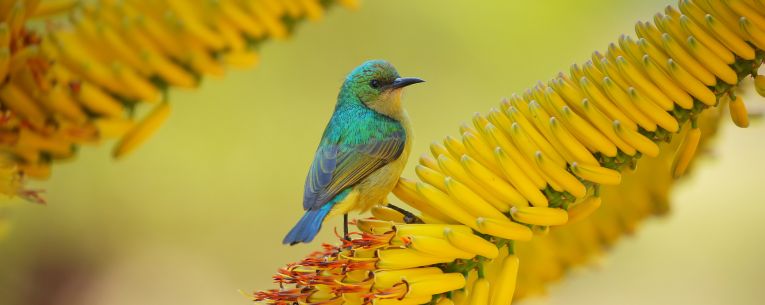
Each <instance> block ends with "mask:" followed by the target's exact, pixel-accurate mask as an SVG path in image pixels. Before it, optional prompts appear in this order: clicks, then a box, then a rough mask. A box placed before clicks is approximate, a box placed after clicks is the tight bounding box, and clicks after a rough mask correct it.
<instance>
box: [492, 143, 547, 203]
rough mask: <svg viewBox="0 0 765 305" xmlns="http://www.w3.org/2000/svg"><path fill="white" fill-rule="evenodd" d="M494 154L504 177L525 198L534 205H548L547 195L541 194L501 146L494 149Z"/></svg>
mask: <svg viewBox="0 0 765 305" xmlns="http://www.w3.org/2000/svg"><path fill="white" fill-rule="evenodd" d="M494 155H495V156H496V157H497V161H498V162H499V164H500V166H501V168H502V172H503V173H504V175H505V177H506V178H507V179H508V180H510V182H511V183H512V184H513V186H515V187H516V188H517V189H518V191H519V192H520V193H521V194H523V197H524V198H526V200H528V201H529V202H530V203H531V204H533V205H534V206H547V205H548V201H547V197H545V196H544V194H542V192H541V191H540V190H539V188H537V187H536V186H535V185H534V182H533V181H532V180H531V178H530V177H529V176H527V175H526V173H524V172H523V170H522V169H521V167H520V166H519V165H518V164H516V163H515V161H514V160H513V159H512V158H510V157H509V156H508V155H507V153H505V151H504V150H503V149H502V148H501V147H497V148H496V149H495V150H494Z"/></svg>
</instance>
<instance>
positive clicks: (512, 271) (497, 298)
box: [486, 254, 519, 305]
mask: <svg viewBox="0 0 765 305" xmlns="http://www.w3.org/2000/svg"><path fill="white" fill-rule="evenodd" d="M518 265H519V260H518V256H515V255H512V254H511V255H508V256H507V257H505V258H504V259H502V266H501V267H500V269H499V273H498V274H497V277H496V279H494V280H493V281H492V282H493V285H492V287H491V301H490V302H488V303H486V304H490V305H507V304H510V302H512V300H513V294H514V293H515V285H516V278H517V276H518Z"/></svg>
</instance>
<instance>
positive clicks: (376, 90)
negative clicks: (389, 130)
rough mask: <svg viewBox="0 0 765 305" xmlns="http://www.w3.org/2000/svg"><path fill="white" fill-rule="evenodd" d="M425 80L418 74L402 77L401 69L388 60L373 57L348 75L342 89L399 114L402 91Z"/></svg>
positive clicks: (378, 108)
mask: <svg viewBox="0 0 765 305" xmlns="http://www.w3.org/2000/svg"><path fill="white" fill-rule="evenodd" d="M421 82H424V81H423V80H422V79H419V78H416V77H400V76H399V75H398V71H396V68H394V67H393V65H391V64H390V63H389V62H387V61H384V60H370V61H367V62H365V63H363V64H361V65H360V66H358V67H356V68H355V69H353V71H351V73H350V74H348V77H347V78H346V79H345V83H344V84H343V88H342V91H341V93H340V94H341V97H342V96H343V95H351V96H353V97H356V98H357V99H358V100H359V101H361V102H362V103H364V105H366V106H367V107H369V108H371V109H373V110H375V111H377V112H379V113H382V114H385V115H388V116H391V117H397V116H398V114H400V112H401V92H402V89H403V88H404V87H406V86H409V85H412V84H416V83H421Z"/></svg>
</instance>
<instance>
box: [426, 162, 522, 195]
mask: <svg viewBox="0 0 765 305" xmlns="http://www.w3.org/2000/svg"><path fill="white" fill-rule="evenodd" d="M438 166H439V167H441V170H442V172H443V173H444V174H445V175H446V176H449V177H451V178H453V179H455V180H457V181H459V182H460V183H462V184H464V185H466V186H468V187H469V188H470V189H471V190H475V191H476V192H477V194H478V195H479V196H481V197H482V198H483V199H485V200H486V201H488V202H490V203H491V204H492V205H494V206H498V207H502V206H506V205H507V203H505V202H502V200H500V199H499V198H498V197H497V196H495V195H494V194H493V193H492V192H489V191H487V190H486V189H485V188H484V187H483V185H482V184H480V183H478V182H477V181H476V180H475V179H473V177H472V176H471V175H469V174H468V173H467V171H465V168H464V167H462V164H461V163H460V162H458V161H456V160H455V159H452V158H450V157H449V156H446V155H440V156H439V157H438Z"/></svg>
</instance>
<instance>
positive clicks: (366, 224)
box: [356, 218, 394, 234]
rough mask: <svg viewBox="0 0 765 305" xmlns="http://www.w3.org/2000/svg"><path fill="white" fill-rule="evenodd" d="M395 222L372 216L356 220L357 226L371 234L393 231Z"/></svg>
mask: <svg viewBox="0 0 765 305" xmlns="http://www.w3.org/2000/svg"><path fill="white" fill-rule="evenodd" d="M393 226H394V222H392V221H388V220H378V219H371V218H364V219H359V220H358V221H356V227H358V228H359V230H361V231H362V232H366V233H370V234H383V233H386V232H391V231H393Z"/></svg>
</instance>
